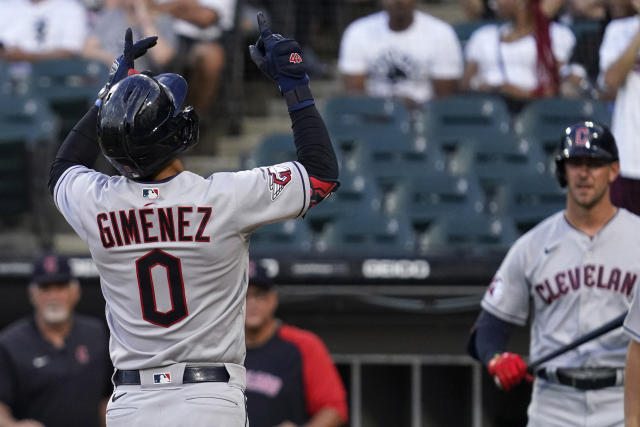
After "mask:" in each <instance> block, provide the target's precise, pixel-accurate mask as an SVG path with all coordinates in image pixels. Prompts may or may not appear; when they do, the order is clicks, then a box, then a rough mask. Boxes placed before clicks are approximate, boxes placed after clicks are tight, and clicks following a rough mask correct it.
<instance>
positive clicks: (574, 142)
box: [556, 121, 618, 187]
mask: <svg viewBox="0 0 640 427" xmlns="http://www.w3.org/2000/svg"><path fill="white" fill-rule="evenodd" d="M575 157H590V158H593V159H602V160H603V161H607V162H615V161H617V160H618V147H617V146H616V140H615V139H614V137H613V134H612V133H611V131H610V130H609V128H607V127H606V126H604V125H601V124H599V123H596V122H591V121H586V122H579V123H576V124H574V125H571V126H569V127H568V128H566V129H565V131H564V134H563V135H562V138H560V152H559V153H558V154H557V155H556V178H558V182H559V183H560V186H562V187H566V185H567V173H566V170H565V167H564V163H565V160H567V159H571V158H575Z"/></svg>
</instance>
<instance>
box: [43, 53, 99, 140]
mask: <svg viewBox="0 0 640 427" xmlns="http://www.w3.org/2000/svg"><path fill="white" fill-rule="evenodd" d="M108 74H109V69H108V67H107V66H106V65H105V64H103V63H102V62H98V61H94V60H88V59H83V58H69V59H55V60H47V61H40V62H36V63H34V64H33V68H32V71H31V92H32V93H35V94H38V95H39V96H41V97H44V98H45V99H46V100H47V102H48V103H49V105H50V106H51V108H52V109H53V110H54V111H55V112H56V114H58V115H59V116H60V118H61V119H62V128H61V132H62V134H63V135H66V133H67V132H68V131H69V130H71V128H72V127H73V125H74V124H75V123H76V122H77V121H78V120H79V119H80V118H81V117H82V116H83V115H84V113H85V112H86V111H87V109H88V108H89V107H90V106H91V105H92V104H93V103H94V102H95V100H96V98H97V95H98V91H99V90H100V88H102V86H104V84H105V82H106V80H107V76H108Z"/></svg>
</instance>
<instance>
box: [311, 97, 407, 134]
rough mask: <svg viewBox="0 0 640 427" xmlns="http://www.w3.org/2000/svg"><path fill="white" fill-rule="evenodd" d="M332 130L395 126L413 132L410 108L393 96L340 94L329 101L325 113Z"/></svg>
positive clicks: (405, 131) (332, 131)
mask: <svg viewBox="0 0 640 427" xmlns="http://www.w3.org/2000/svg"><path fill="white" fill-rule="evenodd" d="M323 117H324V119H325V122H326V124H327V128H328V129H329V131H330V132H331V133H349V132H352V131H353V130H356V131H357V130H359V129H363V128H367V129H369V130H374V131H375V130H381V129H385V128H391V129H393V130H395V131H400V132H402V133H408V132H409V130H410V129H409V127H410V124H409V112H408V111H407V109H406V108H405V107H404V104H402V102H401V101H399V100H396V99H391V98H370V97H362V96H353V97H349V96H336V97H333V98H331V99H329V100H328V101H327V104H326V106H325V108H324V115H323Z"/></svg>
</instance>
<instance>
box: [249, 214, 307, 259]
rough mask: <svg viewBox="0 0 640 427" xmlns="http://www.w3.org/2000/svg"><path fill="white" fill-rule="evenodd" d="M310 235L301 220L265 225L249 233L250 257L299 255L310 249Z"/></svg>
mask: <svg viewBox="0 0 640 427" xmlns="http://www.w3.org/2000/svg"><path fill="white" fill-rule="evenodd" d="M311 242H312V234H311V231H310V230H309V227H308V226H307V224H306V223H305V222H304V221H302V220H301V219H290V220H287V221H283V222H276V223H274V224H269V225H265V226H264V227H260V228H259V229H257V230H256V231H254V232H253V233H251V243H250V246H249V250H250V251H251V254H252V255H260V256H267V255H268V256H274V255H275V254H278V255H281V254H299V253H300V252H306V251H309V250H310V249H311Z"/></svg>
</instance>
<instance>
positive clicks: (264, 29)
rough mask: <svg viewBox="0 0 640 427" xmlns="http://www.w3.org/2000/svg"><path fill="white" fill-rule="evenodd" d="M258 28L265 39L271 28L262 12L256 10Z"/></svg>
mask: <svg viewBox="0 0 640 427" xmlns="http://www.w3.org/2000/svg"><path fill="white" fill-rule="evenodd" d="M257 18H258V29H259V30H260V36H261V37H262V38H263V39H265V38H267V37H269V36H270V35H271V34H272V33H271V28H269V24H267V18H265V17H264V14H263V13H262V12H258V15H257Z"/></svg>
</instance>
